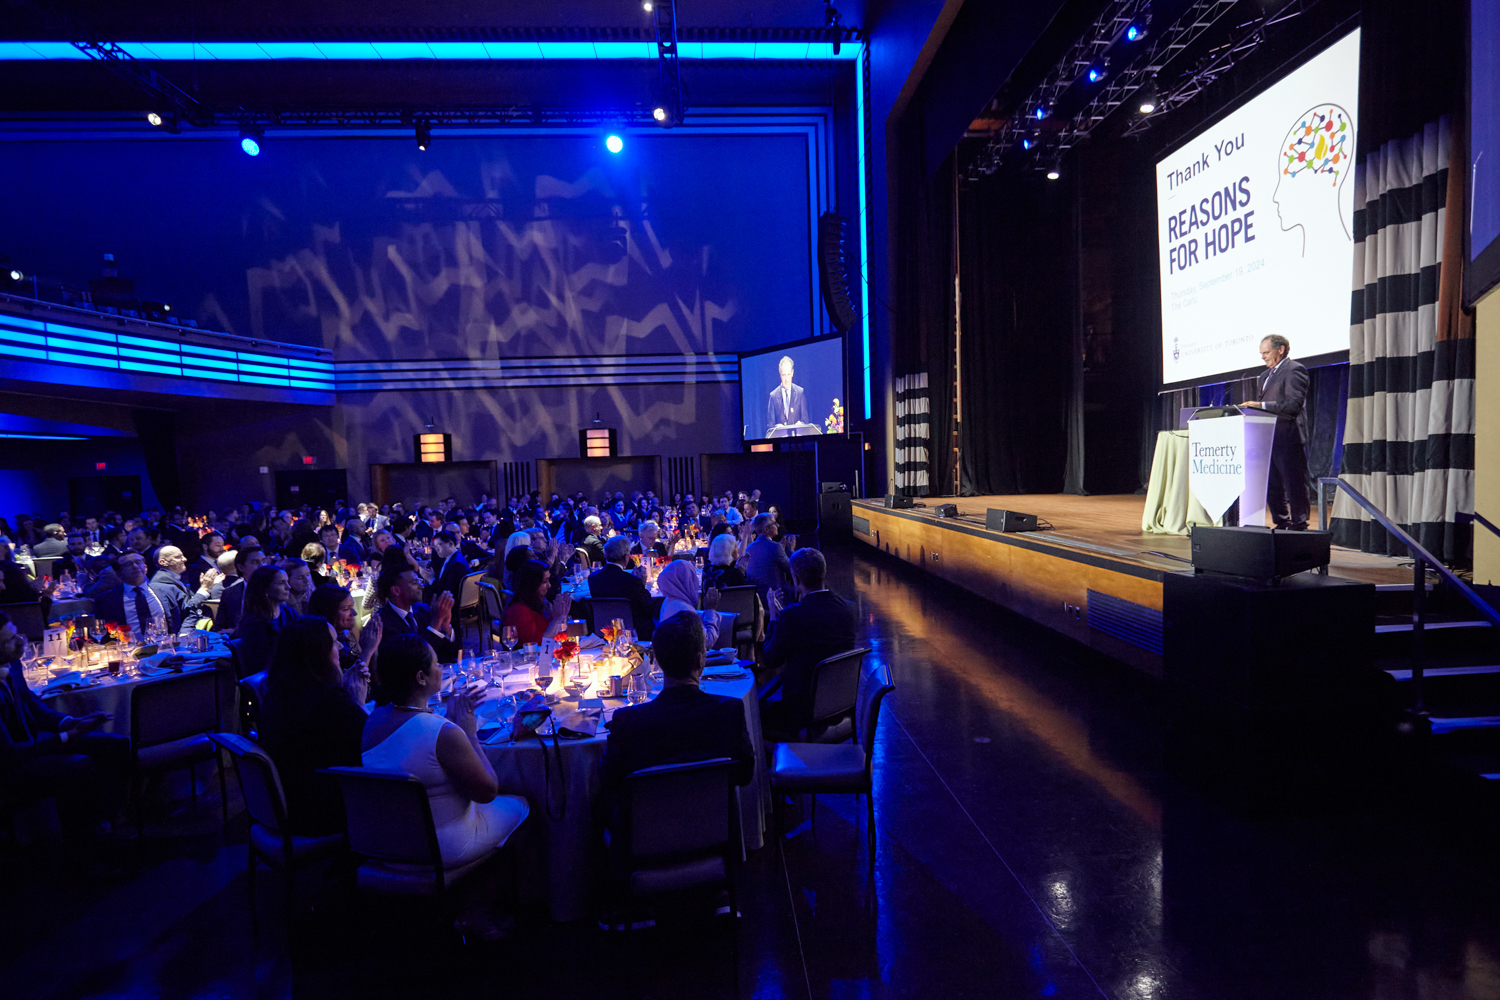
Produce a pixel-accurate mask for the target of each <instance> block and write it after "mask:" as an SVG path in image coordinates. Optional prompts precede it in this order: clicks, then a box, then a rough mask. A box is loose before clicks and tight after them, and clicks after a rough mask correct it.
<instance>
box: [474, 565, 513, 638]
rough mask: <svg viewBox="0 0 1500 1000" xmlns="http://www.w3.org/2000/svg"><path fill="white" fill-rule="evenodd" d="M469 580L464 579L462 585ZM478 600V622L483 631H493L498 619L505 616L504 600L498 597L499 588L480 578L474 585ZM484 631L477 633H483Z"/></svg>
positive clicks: (498, 622) (498, 621)
mask: <svg viewBox="0 0 1500 1000" xmlns="http://www.w3.org/2000/svg"><path fill="white" fill-rule="evenodd" d="M468 585H469V581H468V579H467V578H465V579H464V586H465V587H467V586H468ZM474 590H475V592H476V593H477V594H478V600H479V624H480V625H481V626H482V627H483V629H484V630H485V631H489V632H493V631H494V630H495V626H496V625H499V624H500V619H501V618H503V617H505V602H504V601H502V600H501V599H500V588H499V587H497V586H495V585H494V584H493V583H490V582H488V581H485V580H480V581H478V582H477V583H475V585H474ZM485 631H481V632H480V633H479V634H480V635H484V634H485Z"/></svg>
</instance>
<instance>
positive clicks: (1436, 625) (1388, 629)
mask: <svg viewBox="0 0 1500 1000" xmlns="http://www.w3.org/2000/svg"><path fill="white" fill-rule="evenodd" d="M1490 627H1491V625H1490V623H1489V622H1487V621H1483V620H1480V621H1460V622H1427V623H1426V624H1425V625H1423V628H1424V629H1425V630H1426V631H1428V632H1433V631H1436V630H1437V629H1449V628H1490ZM1412 631H1415V626H1414V625H1413V624H1412V623H1411V622H1405V623H1403V624H1399V625H1376V626H1375V633H1376V634H1377V635H1388V634H1391V633H1394V632H1412Z"/></svg>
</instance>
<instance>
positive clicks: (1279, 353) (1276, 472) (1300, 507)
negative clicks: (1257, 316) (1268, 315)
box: [1242, 333, 1308, 531]
mask: <svg viewBox="0 0 1500 1000" xmlns="http://www.w3.org/2000/svg"><path fill="white" fill-rule="evenodd" d="M1291 350H1292V345H1291V342H1290V341H1289V340H1287V339H1286V338H1285V337H1283V336H1282V335H1281V334H1279V333H1273V334H1271V335H1270V336H1269V337H1266V338H1265V339H1264V340H1262V341H1261V342H1260V359H1261V360H1262V361H1264V362H1265V363H1266V371H1265V372H1264V373H1262V374H1261V376H1260V378H1258V379H1256V386H1257V388H1259V390H1260V399H1259V400H1258V401H1252V402H1247V403H1244V404H1242V405H1244V406H1253V407H1256V408H1257V409H1261V410H1265V411H1266V412H1267V413H1274V414H1276V436H1275V438H1273V439H1272V441H1271V474H1270V476H1269V477H1267V480H1266V507H1267V508H1268V509H1269V510H1270V511H1271V520H1272V521H1274V522H1275V524H1276V527H1278V528H1290V529H1292V530H1293V531H1306V530H1307V515H1308V510H1307V451H1306V449H1305V447H1304V445H1305V443H1306V441H1307V415H1306V413H1305V412H1304V409H1303V404H1304V403H1305V402H1306V401H1307V369H1306V368H1304V367H1303V366H1302V365H1300V364H1298V363H1297V362H1295V361H1293V360H1292V359H1291V358H1289V357H1287V355H1288V354H1290V353H1291Z"/></svg>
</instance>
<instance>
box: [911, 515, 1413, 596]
mask: <svg viewBox="0 0 1500 1000" xmlns="http://www.w3.org/2000/svg"><path fill="white" fill-rule="evenodd" d="M918 503H925V504H927V510H928V511H930V510H931V509H932V508H933V507H935V506H937V505H938V504H940V503H951V504H956V505H957V506H958V511H959V515H960V516H959V520H960V521H962V522H964V523H968V524H977V525H979V526H980V527H983V525H984V512H985V511H986V510H987V509H989V508H992V507H993V508H998V509H1002V510H1016V511H1021V512H1022V513H1026V514H1036V515H1037V516H1038V517H1040V518H1044V519H1046V520H1047V521H1049V522H1051V524H1052V530H1051V531H1047V532H1042V533H1040V539H1039V540H1041V541H1050V542H1056V543H1058V544H1063V545H1074V546H1078V547H1080V548H1083V549H1085V550H1088V551H1095V552H1099V553H1100V554H1108V555H1111V556H1115V557H1117V558H1120V559H1123V560H1127V561H1131V562H1136V563H1138V564H1140V565H1142V566H1149V567H1151V568H1153V569H1161V570H1182V569H1186V568H1187V567H1188V566H1189V565H1190V562H1191V551H1190V549H1189V543H1188V537H1187V536H1186V535H1156V534H1149V533H1147V532H1144V531H1142V530H1141V516H1142V515H1143V514H1144V513H1145V510H1146V498H1145V497H1144V496H1137V495H1135V494H1122V495H1108V496H1088V497H1080V496H1072V495H1070V494H1066V493H1028V494H1023V495H1018V496H987V497H929V498H923V499H921V500H919V501H918ZM916 510H918V511H920V510H921V508H916ZM1317 520H1318V519H1317V512H1316V511H1314V512H1313V524H1314V526H1316V525H1317ZM1030 537H1033V538H1037V537H1038V535H1031V536H1030ZM1163 557H1167V558H1163ZM1170 557H1176V558H1170ZM1403 567H1404V568H1403ZM1328 572H1329V573H1330V574H1332V575H1333V576H1341V577H1344V578H1345V579H1350V580H1358V581H1360V582H1361V583H1374V584H1408V583H1411V579H1412V576H1411V574H1412V571H1411V560H1410V559H1405V558H1396V557H1392V556H1377V555H1371V554H1369V553H1367V552H1360V551H1358V550H1357V549H1345V548H1340V547H1339V546H1337V545H1335V546H1334V547H1333V552H1332V558H1331V560H1330V562H1329V567H1328Z"/></svg>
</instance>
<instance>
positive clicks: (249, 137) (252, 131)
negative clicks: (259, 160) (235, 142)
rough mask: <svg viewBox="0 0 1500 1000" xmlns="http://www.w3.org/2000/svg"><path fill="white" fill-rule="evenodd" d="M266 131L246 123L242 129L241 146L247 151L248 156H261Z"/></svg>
mask: <svg viewBox="0 0 1500 1000" xmlns="http://www.w3.org/2000/svg"><path fill="white" fill-rule="evenodd" d="M264 136H265V133H263V132H261V130H260V129H258V128H256V127H255V126H254V125H246V126H245V127H244V128H242V129H240V148H241V149H243V150H244V151H245V155H246V156H259V155H260V143H261V139H263V138H264Z"/></svg>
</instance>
